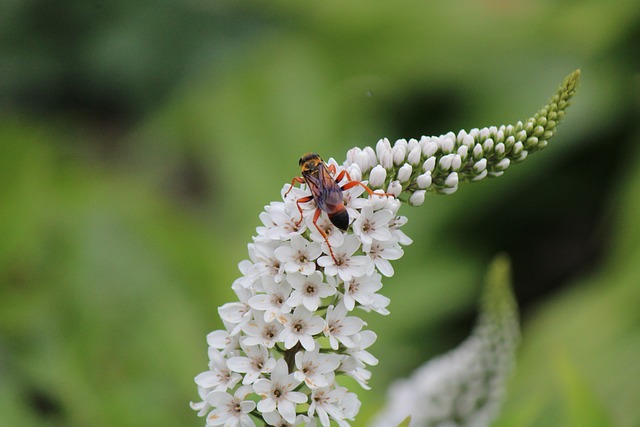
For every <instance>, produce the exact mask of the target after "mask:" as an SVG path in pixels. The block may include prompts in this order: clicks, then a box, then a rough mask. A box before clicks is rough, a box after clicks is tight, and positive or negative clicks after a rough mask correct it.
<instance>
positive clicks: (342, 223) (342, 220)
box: [329, 208, 349, 231]
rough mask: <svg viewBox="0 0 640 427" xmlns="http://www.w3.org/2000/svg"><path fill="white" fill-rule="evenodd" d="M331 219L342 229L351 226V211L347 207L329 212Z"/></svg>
mask: <svg viewBox="0 0 640 427" xmlns="http://www.w3.org/2000/svg"><path fill="white" fill-rule="evenodd" d="M329 219H330V220H331V222H332V223H333V225H335V226H336V227H338V228H339V229H340V230H345V231H346V229H347V228H349V213H348V212H347V209H346V208H343V209H341V210H339V211H337V212H334V213H331V214H329Z"/></svg>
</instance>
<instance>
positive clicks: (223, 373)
mask: <svg viewBox="0 0 640 427" xmlns="http://www.w3.org/2000/svg"><path fill="white" fill-rule="evenodd" d="M241 379H242V377H241V376H240V375H239V374H237V373H235V372H232V371H231V370H230V369H229V368H228V367H227V361H226V359H225V358H224V357H222V355H221V354H220V352H219V351H218V350H216V349H215V348H212V347H209V370H208V371H205V372H202V373H200V374H198V375H196V378H195V382H196V384H198V385H199V386H200V387H202V388H205V389H210V390H213V391H225V390H227V389H229V388H233V387H235V386H236V384H238V383H239V382H240V380H241Z"/></svg>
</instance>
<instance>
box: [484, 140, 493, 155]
mask: <svg viewBox="0 0 640 427" xmlns="http://www.w3.org/2000/svg"><path fill="white" fill-rule="evenodd" d="M482 148H483V149H484V151H489V152H490V151H491V150H493V139H491V138H487V140H486V141H485V142H483V143H482Z"/></svg>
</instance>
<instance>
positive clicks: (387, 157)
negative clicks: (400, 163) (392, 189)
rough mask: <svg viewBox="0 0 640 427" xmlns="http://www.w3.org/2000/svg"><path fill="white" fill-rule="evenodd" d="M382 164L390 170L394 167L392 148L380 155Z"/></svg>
mask: <svg viewBox="0 0 640 427" xmlns="http://www.w3.org/2000/svg"><path fill="white" fill-rule="evenodd" d="M380 164H381V165H382V167H383V168H385V169H389V170H390V169H392V168H393V157H391V150H389V151H385V152H384V153H382V157H380Z"/></svg>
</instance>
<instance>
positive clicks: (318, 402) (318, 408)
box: [308, 387, 360, 427]
mask: <svg viewBox="0 0 640 427" xmlns="http://www.w3.org/2000/svg"><path fill="white" fill-rule="evenodd" d="M348 394H353V393H347V389H346V388H344V387H336V388H334V389H331V388H328V387H323V388H319V389H316V390H313V392H312V393H311V404H310V405H309V411H308V415H309V416H310V417H311V416H313V415H314V414H317V415H318V418H319V419H320V424H322V425H323V426H324V427H329V425H330V424H331V420H330V418H332V419H333V420H334V421H336V423H338V425H339V426H340V427H348V426H349V423H347V422H345V421H344V419H345V418H347V416H346V415H345V410H346V411H348V412H349V415H350V416H349V417H348V418H349V419H350V418H352V417H353V416H355V415H356V414H357V412H358V410H359V409H360V402H359V401H358V399H357V397H356V399H355V400H354V399H353V397H349V398H348V399H346V401H344V402H343V400H345V398H347V395H348ZM353 396H354V397H355V395H353ZM356 402H357V403H356ZM343 403H346V404H347V407H343Z"/></svg>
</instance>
